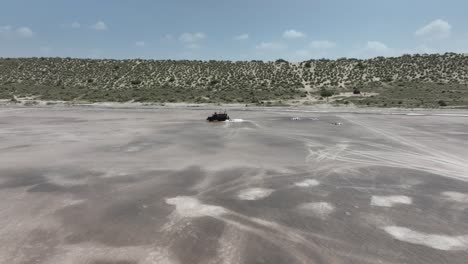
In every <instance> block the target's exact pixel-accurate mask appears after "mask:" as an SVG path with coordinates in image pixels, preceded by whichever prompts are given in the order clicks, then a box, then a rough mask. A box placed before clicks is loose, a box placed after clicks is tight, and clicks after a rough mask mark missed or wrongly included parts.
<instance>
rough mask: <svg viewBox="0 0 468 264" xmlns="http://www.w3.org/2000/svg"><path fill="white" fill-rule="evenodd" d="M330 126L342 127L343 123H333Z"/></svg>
mask: <svg viewBox="0 0 468 264" xmlns="http://www.w3.org/2000/svg"><path fill="white" fill-rule="evenodd" d="M332 125H335V126H341V125H343V123H340V122H335V123H332Z"/></svg>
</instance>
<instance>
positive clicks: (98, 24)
mask: <svg viewBox="0 0 468 264" xmlns="http://www.w3.org/2000/svg"><path fill="white" fill-rule="evenodd" d="M91 28H92V29H94V30H99V31H103V30H107V25H106V23H104V22H103V21H98V22H96V24H94V25H92V26H91Z"/></svg>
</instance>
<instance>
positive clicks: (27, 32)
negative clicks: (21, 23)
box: [16, 27, 34, 38]
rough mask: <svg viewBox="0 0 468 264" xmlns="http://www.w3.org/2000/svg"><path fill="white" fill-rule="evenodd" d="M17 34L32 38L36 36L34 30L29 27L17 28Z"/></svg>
mask: <svg viewBox="0 0 468 264" xmlns="http://www.w3.org/2000/svg"><path fill="white" fill-rule="evenodd" d="M16 34H17V35H18V36H20V37H22V38H31V37H32V36H34V32H33V31H32V30H31V29H30V28H28V27H20V28H17V29H16Z"/></svg>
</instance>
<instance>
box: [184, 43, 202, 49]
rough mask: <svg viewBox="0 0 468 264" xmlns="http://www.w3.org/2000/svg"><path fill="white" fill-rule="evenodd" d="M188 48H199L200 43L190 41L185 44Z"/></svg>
mask: <svg viewBox="0 0 468 264" xmlns="http://www.w3.org/2000/svg"><path fill="white" fill-rule="evenodd" d="M186 47H187V48H188V49H192V50H195V49H199V48H200V45H198V44H195V43H190V44H188V45H187V46H186Z"/></svg>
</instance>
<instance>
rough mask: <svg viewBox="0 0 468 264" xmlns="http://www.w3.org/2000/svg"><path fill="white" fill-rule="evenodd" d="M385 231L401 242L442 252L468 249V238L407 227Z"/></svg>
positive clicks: (394, 227) (391, 228)
mask: <svg viewBox="0 0 468 264" xmlns="http://www.w3.org/2000/svg"><path fill="white" fill-rule="evenodd" d="M384 230H385V231H386V232H387V233H389V234H390V235H391V236H392V237H394V238H395V239H398V240H400V241H404V242H408V243H412V244H418V245H423V246H427V247H431V248H435V249H440V250H465V249H468V236H446V235H434V234H425V233H421V232H417V231H413V230H411V229H409V228H406V227H399V226H387V227H385V228H384Z"/></svg>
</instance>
